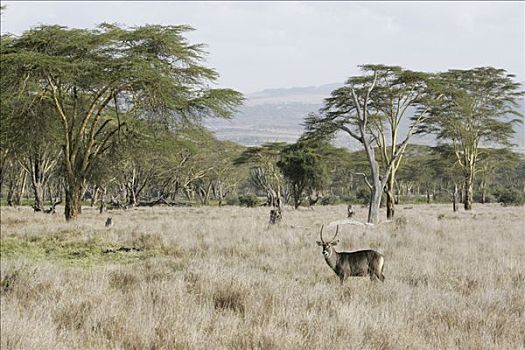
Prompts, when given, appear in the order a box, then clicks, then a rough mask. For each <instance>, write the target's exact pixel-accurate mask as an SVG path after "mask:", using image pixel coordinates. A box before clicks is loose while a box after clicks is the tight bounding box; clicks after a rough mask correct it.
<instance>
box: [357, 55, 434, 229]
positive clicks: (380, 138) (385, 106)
mask: <svg viewBox="0 0 525 350" xmlns="http://www.w3.org/2000/svg"><path fill="white" fill-rule="evenodd" d="M364 69H365V71H366V70H374V71H376V72H377V73H378V80H377V83H376V87H375V89H374V90H373V91H372V99H371V109H372V110H373V111H374V114H373V115H372V116H371V118H370V130H371V133H372V134H373V135H374V139H375V143H376V144H377V147H378V150H379V154H380V159H381V163H382V165H383V167H384V168H385V169H388V168H389V167H390V164H392V170H391V171H390V173H389V174H388V176H387V178H386V185H385V194H386V216H387V219H392V218H393V217H394V213H395V209H394V204H395V183H396V172H397V170H398V169H399V166H400V164H401V160H402V159H403V154H404V152H405V151H404V149H402V147H405V145H406V144H407V142H406V141H408V140H409V139H410V137H411V136H412V134H413V133H414V132H415V129H414V127H416V126H417V125H418V124H419V123H421V122H422V121H423V120H424V118H425V117H426V110H425V109H421V108H420V110H419V112H418V113H417V114H416V117H415V118H413V119H412V121H411V124H410V126H409V129H408V132H407V133H406V134H404V135H401V134H400V133H401V130H400V126H401V123H402V122H403V121H404V120H406V119H408V115H409V114H411V113H412V112H413V111H414V110H417V108H418V107H420V106H421V103H422V101H423V100H424V99H425V98H426V91H427V83H428V81H429V79H430V78H431V75H429V74H426V73H421V72H413V71H410V70H405V69H403V68H401V67H397V66H383V65H367V66H364ZM401 138H403V141H401V140H400V139H401ZM400 141H401V144H399V143H400ZM398 151H400V152H399V153H398Z"/></svg>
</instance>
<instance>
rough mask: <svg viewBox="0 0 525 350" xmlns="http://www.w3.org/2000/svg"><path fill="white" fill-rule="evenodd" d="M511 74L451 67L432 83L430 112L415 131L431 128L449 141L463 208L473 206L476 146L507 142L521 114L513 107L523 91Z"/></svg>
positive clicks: (498, 70)
mask: <svg viewBox="0 0 525 350" xmlns="http://www.w3.org/2000/svg"><path fill="white" fill-rule="evenodd" d="M519 88H520V84H519V83H516V82H514V75H512V74H507V72H506V71H505V70H504V69H497V68H493V67H480V68H475V69H469V70H449V71H447V72H444V73H441V74H440V75H439V78H438V79H436V80H435V81H434V82H433V84H432V91H433V94H434V96H436V95H439V96H441V98H440V100H439V101H437V100H436V99H433V100H432V99H429V100H427V101H426V105H427V107H428V108H430V117H429V118H427V119H425V120H424V122H423V123H422V124H421V127H420V128H419V131H418V132H421V133H435V134H436V135H437V138H438V140H440V141H441V142H442V143H447V144H450V145H451V147H452V149H453V151H454V155H455V158H456V161H457V163H458V165H459V166H460V168H461V170H462V173H463V179H464V197H465V199H464V208H465V210H470V209H472V199H473V184H474V179H475V175H476V172H477V168H478V163H479V161H480V159H479V155H480V146H482V144H483V143H487V145H495V144H497V145H503V146H509V145H510V138H511V136H512V135H513V134H514V129H513V125H514V123H517V122H521V120H520V119H518V118H516V117H523V115H522V114H521V113H519V112H518V111H517V110H516V107H517V106H518V99H519V97H520V96H522V95H523V92H522V91H519Z"/></svg>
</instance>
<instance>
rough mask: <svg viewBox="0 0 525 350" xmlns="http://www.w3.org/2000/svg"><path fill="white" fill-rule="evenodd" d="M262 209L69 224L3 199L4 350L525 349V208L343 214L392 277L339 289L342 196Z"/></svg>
mask: <svg viewBox="0 0 525 350" xmlns="http://www.w3.org/2000/svg"><path fill="white" fill-rule="evenodd" d="M268 211H269V210H268V209H267V208H254V209H247V208H237V207H223V208H208V207H196V208H153V209H152V208H148V209H142V208H141V209H132V210H121V211H113V212H110V213H107V214H102V215H100V214H98V212H97V211H96V210H94V209H91V208H84V212H83V214H82V215H81V217H80V219H79V220H78V221H77V222H74V223H65V221H64V219H63V216H62V215H59V214H57V215H54V216H51V215H44V214H39V213H33V212H32V210H31V209H30V208H19V209H13V208H2V209H1V215H2V217H1V288H0V295H1V344H0V345H1V348H2V349H5V350H7V349H454V348H458V349H495V348H497V349H520V348H521V349H523V348H524V347H525V298H524V295H525V232H524V231H525V211H524V208H523V207H517V208H516V207H513V208H510V207H509V208H503V207H501V206H499V205H484V206H482V205H479V204H478V205H476V206H475V208H474V210H473V211H472V212H468V213H467V212H464V211H460V212H458V213H453V212H452V211H451V208H450V205H414V206H412V205H400V206H398V211H397V214H396V216H397V218H396V220H394V221H393V222H389V223H382V224H380V225H377V226H375V227H364V226H357V225H344V226H342V227H341V228H340V232H339V237H338V238H339V239H340V240H341V243H340V245H339V246H337V248H338V250H357V249H365V248H373V249H376V250H378V251H380V252H381V253H383V254H384V256H385V269H384V274H385V276H386V280H385V282H384V283H380V282H375V283H374V282H371V281H370V280H369V279H368V278H351V279H349V280H348V281H347V283H345V284H344V285H342V286H341V285H340V283H339V279H338V278H337V276H336V275H335V273H334V272H333V271H332V270H331V269H330V268H329V267H328V266H327V265H326V263H325V261H324V258H323V256H322V255H321V249H320V248H319V247H318V246H317V245H316V244H315V241H316V240H317V239H318V238H319V228H320V226H321V224H325V225H326V224H328V223H329V222H332V221H335V220H340V219H344V218H345V214H346V207H345V206H327V207H317V208H316V209H315V210H308V209H301V210H297V211H293V210H288V209H287V210H285V212H284V214H283V215H284V222H283V223H282V224H280V225H278V226H272V227H269V226H268V224H267V221H268ZM108 216H111V217H112V218H113V222H114V225H113V226H112V227H108V228H106V227H104V223H105V220H106V218H107V217H108ZM365 217H366V208H356V220H359V221H365ZM382 217H384V213H382ZM325 232H326V237H329V236H330V234H333V232H334V231H331V228H325Z"/></svg>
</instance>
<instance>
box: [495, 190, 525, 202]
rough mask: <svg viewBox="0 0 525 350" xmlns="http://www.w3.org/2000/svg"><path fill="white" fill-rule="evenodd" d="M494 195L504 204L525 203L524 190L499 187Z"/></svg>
mask: <svg viewBox="0 0 525 350" xmlns="http://www.w3.org/2000/svg"><path fill="white" fill-rule="evenodd" d="M494 195H495V197H496V200H497V201H498V203H501V205H503V206H508V205H523V204H524V203H525V196H524V195H523V192H521V191H518V190H516V189H514V188H501V189H498V190H496V193H495V194H494Z"/></svg>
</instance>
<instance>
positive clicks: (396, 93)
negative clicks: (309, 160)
mask: <svg viewBox="0 0 525 350" xmlns="http://www.w3.org/2000/svg"><path fill="white" fill-rule="evenodd" d="M360 68H361V70H362V72H363V75H361V76H355V77H351V78H349V79H348V80H347V81H346V83H345V86H343V87H341V88H338V89H336V90H334V91H333V92H332V94H331V97H329V98H327V99H325V105H324V107H323V108H322V109H321V115H310V116H309V117H307V118H306V128H307V132H306V137H308V138H312V137H313V138H316V137H326V136H330V135H333V134H334V133H336V132H337V131H343V132H345V133H347V134H348V135H349V136H350V137H352V138H353V139H355V140H357V141H358V142H359V143H361V145H362V146H363V148H364V150H365V153H366V157H367V160H368V165H369V167H370V174H371V180H372V181H369V180H368V179H367V178H366V177H365V181H366V182H367V185H368V186H369V188H370V190H371V191H370V201H369V208H368V222H370V223H377V222H378V219H379V206H380V204H381V196H382V193H383V189H384V188H385V187H386V186H387V183H388V182H389V180H391V181H393V179H394V178H393V177H391V174H392V171H393V170H394V169H397V167H399V160H400V157H401V156H402V155H403V152H404V151H405V148H406V146H407V144H408V141H409V139H410V137H411V136H412V135H413V134H414V132H415V130H416V129H415V127H416V125H417V124H418V123H419V122H420V121H421V120H422V119H423V118H424V115H425V110H424V109H423V110H420V111H419V113H418V114H417V117H416V118H415V120H414V122H413V123H412V125H411V126H410V127H409V129H408V131H407V133H406V135H405V137H404V139H403V140H402V141H401V142H399V143H398V142H397V137H398V129H399V124H400V120H401V118H402V117H403V115H404V113H405V111H406V109H407V108H408V107H410V106H414V105H415V104H416V103H419V99H420V94H423V92H424V84H423V83H422V82H423V81H424V79H423V77H422V74H421V73H412V72H409V71H403V70H401V69H399V68H397V67H387V66H383V65H363V66H360ZM412 91H413V92H414V93H412ZM385 123H389V124H390V131H391V135H390V136H389V137H388V136H386V134H385V132H386V130H385V128H384V127H383V126H384V125H385ZM387 138H389V139H390V140H391V142H392V145H391V147H389V148H388V144H387V141H386V140H387ZM378 145H379V146H380V148H381V149H382V150H383V152H382V153H381V154H382V156H383V160H384V166H383V169H382V170H381V169H380V166H379V163H378V161H377V159H376V147H377V146H378ZM396 145H397V146H396ZM387 149H389V151H387ZM392 188H393V184H392ZM392 195H393V194H392ZM392 205H393V201H392ZM392 210H393V207H392Z"/></svg>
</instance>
